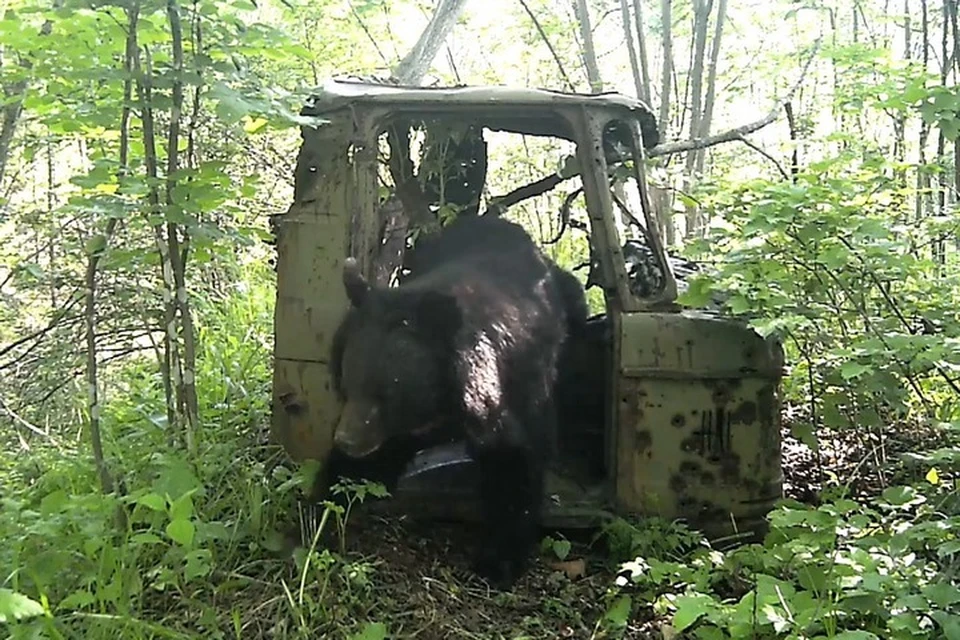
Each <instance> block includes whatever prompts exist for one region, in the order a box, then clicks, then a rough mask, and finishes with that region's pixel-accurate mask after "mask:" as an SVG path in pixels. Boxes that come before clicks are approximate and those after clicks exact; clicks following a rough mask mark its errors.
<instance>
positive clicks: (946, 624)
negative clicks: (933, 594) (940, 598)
mask: <svg viewBox="0 0 960 640" xmlns="http://www.w3.org/2000/svg"><path fill="white" fill-rule="evenodd" d="M930 617H931V618H933V619H934V620H936V621H937V624H939V625H940V628H941V629H943V637H944V638H946V640H960V616H958V615H955V614H951V613H947V612H946V611H933V612H931V613H930Z"/></svg>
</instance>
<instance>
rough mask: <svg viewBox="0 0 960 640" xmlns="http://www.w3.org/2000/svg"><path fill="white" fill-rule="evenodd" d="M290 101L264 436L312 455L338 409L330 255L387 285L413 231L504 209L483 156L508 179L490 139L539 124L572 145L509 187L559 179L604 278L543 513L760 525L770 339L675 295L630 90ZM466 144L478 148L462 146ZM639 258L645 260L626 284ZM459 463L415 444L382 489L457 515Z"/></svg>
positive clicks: (714, 532)
mask: <svg viewBox="0 0 960 640" xmlns="http://www.w3.org/2000/svg"><path fill="white" fill-rule="evenodd" d="M301 115H302V116H303V117H304V118H305V119H307V120H309V121H310V122H308V123H305V124H304V125H303V127H302V137H303V144H302V147H301V150H300V154H299V157H298V160H297V168H296V182H295V195H294V202H293V204H292V205H291V206H290V208H289V210H288V211H286V212H285V213H283V214H281V215H278V216H275V217H274V220H272V224H273V228H274V233H275V238H276V246H277V305H276V317H275V352H274V355H275V369H274V383H273V395H274V397H273V407H274V411H273V416H272V436H273V437H274V439H275V440H276V441H277V442H279V443H280V444H281V445H282V446H283V447H284V448H285V449H286V451H287V452H288V453H289V454H290V456H291V457H292V458H293V459H294V460H297V461H303V460H306V459H317V460H321V461H322V460H323V459H324V458H325V456H326V454H327V452H328V451H329V449H330V447H331V444H332V440H333V431H334V428H335V426H336V424H337V419H338V416H339V412H340V409H341V405H340V402H339V401H338V399H337V396H336V395H335V393H334V391H333V389H332V387H331V379H330V375H329V372H328V368H327V363H328V358H329V352H330V343H331V339H332V336H333V334H334V331H335V329H336V327H337V325H338V323H339V322H340V320H341V318H342V316H343V314H344V313H345V311H346V310H347V308H348V304H349V303H348V300H347V297H346V294H345V292H344V289H343V285H342V283H341V272H342V267H343V263H344V260H345V258H347V257H348V256H355V257H356V258H357V260H358V261H359V263H360V266H361V268H362V269H363V271H364V272H365V274H366V275H367V277H368V278H370V279H372V280H375V281H377V282H379V283H380V284H387V283H390V282H393V281H395V280H396V279H397V278H398V277H401V276H400V275H398V274H402V271H403V269H402V256H403V254H404V248H405V247H406V246H407V245H408V244H409V243H410V242H411V237H413V236H416V234H417V233H420V232H424V231H423V229H426V228H427V227H430V226H431V224H433V225H434V226H435V223H436V220H437V219H438V218H442V217H444V215H446V213H448V212H449V210H450V208H451V206H453V205H455V206H453V208H458V207H459V209H460V210H461V212H463V211H464V210H469V211H466V213H465V214H471V215H475V214H477V213H478V212H479V209H480V203H481V201H482V200H485V201H486V204H487V213H486V215H493V214H494V213H501V214H502V215H505V216H509V214H510V210H509V209H506V210H504V206H505V205H504V203H505V202H508V201H510V200H511V198H509V197H504V198H492V199H491V198H489V197H486V198H485V197H483V196H482V194H483V191H484V190H486V185H484V184H482V183H483V182H484V181H485V178H486V172H487V171H488V169H489V168H490V167H493V169H490V171H494V170H499V171H500V172H501V173H502V174H503V175H505V176H508V177H509V176H511V175H513V173H512V172H514V171H515V170H514V169H513V168H512V167H517V166H520V164H519V163H518V162H517V161H516V159H515V157H514V159H508V161H505V162H502V163H500V164H497V163H496V162H494V161H492V160H490V159H489V158H488V157H487V154H488V153H492V152H493V151H496V150H497V149H498V147H497V145H494V144H492V143H490V144H488V142H489V140H488V139H489V138H490V137H491V136H493V137H496V135H502V134H505V133H510V134H513V135H518V136H523V137H524V138H523V140H524V141H528V140H534V139H536V140H540V139H544V138H551V139H554V140H558V141H560V143H561V144H565V145H567V147H568V148H570V149H571V151H570V154H569V156H568V157H567V158H566V159H565V160H563V161H562V162H558V164H559V165H560V166H561V168H560V169H559V170H558V172H557V173H556V174H550V175H546V176H544V177H543V178H541V179H540V180H537V181H534V182H532V183H529V184H527V185H520V187H521V188H520V189H518V190H517V192H523V190H524V189H527V192H530V191H535V190H536V189H534V188H533V187H534V186H535V185H540V186H542V185H543V184H549V183H555V184H554V185H553V186H554V187H556V186H557V185H560V184H564V185H569V187H570V189H569V190H568V191H569V193H568V194H567V196H566V197H564V198H562V199H563V201H564V203H563V206H564V207H565V211H566V213H567V214H569V208H570V201H571V200H573V199H574V198H575V197H581V198H582V199H583V204H582V206H581V208H580V211H585V212H586V216H585V218H586V219H585V221H584V223H583V224H582V225H581V226H582V229H581V231H582V232H583V233H584V235H585V236H586V237H585V242H584V245H585V246H587V245H588V246H589V253H590V259H589V263H590V265H591V275H590V277H589V278H588V279H587V281H588V283H589V284H595V285H597V286H598V287H599V288H600V290H601V291H602V296H598V298H599V299H600V300H601V305H602V306H603V308H602V310H601V312H600V314H599V315H598V317H596V318H594V319H593V320H592V322H594V323H597V325H598V326H602V329H603V330H602V331H600V332H599V333H598V334H597V335H598V336H599V337H598V338H596V341H595V342H594V343H590V344H588V345H586V346H585V349H584V351H586V352H589V353H591V354H593V356H594V358H593V360H592V362H593V363H594V366H592V367H588V368H585V369H584V370H583V371H579V370H578V371H567V372H566V375H567V379H568V380H572V381H573V383H574V384H575V385H579V384H580V383H582V384H583V385H584V386H583V387H582V388H594V389H596V393H597V394H600V395H599V396H593V402H592V405H591V406H595V408H596V411H595V414H596V415H590V416H589V420H587V422H588V423H589V424H588V425H583V424H574V425H568V426H567V427H566V428H564V429H561V434H560V437H561V439H564V438H566V439H567V444H568V445H570V443H573V442H574V441H575V444H573V445H572V446H567V447H564V446H563V444H564V443H563V442H561V450H564V449H565V450H566V451H567V452H568V453H567V454H565V455H566V459H564V460H561V461H560V463H558V464H557V465H555V468H553V469H552V470H551V472H550V475H549V477H548V490H549V493H550V497H551V499H550V500H549V501H548V504H547V505H546V524H547V525H548V526H577V525H581V524H583V525H590V524H594V523H596V522H597V518H598V517H602V515H601V514H603V513H610V512H613V513H618V514H630V513H635V514H645V515H658V516H662V517H666V518H668V519H674V518H683V519H685V520H687V521H688V522H690V523H691V524H692V525H693V526H696V527H698V528H701V529H702V530H703V531H705V532H706V533H707V534H708V535H711V536H723V535H731V534H739V535H748V534H749V533H750V532H754V533H756V532H761V531H763V530H764V516H765V515H766V513H767V512H768V511H769V510H770V508H771V506H772V504H773V501H775V500H776V499H778V498H779V497H780V496H781V486H782V474H781V465H780V415H779V400H778V397H779V385H780V379H781V376H782V368H783V355H782V354H783V352H782V349H781V347H780V344H779V343H778V342H777V341H776V340H775V339H773V338H767V339H764V338H762V337H761V336H760V335H759V334H757V333H756V332H755V331H753V330H752V329H751V328H749V327H748V326H747V325H746V324H745V323H743V322H742V321H738V320H734V319H732V318H728V317H724V316H722V315H720V314H718V313H709V312H706V311H703V310H691V309H684V308H682V307H680V306H679V305H678V304H677V303H676V298H677V281H676V278H675V277H674V273H673V270H672V269H671V265H670V262H669V261H668V260H667V257H666V254H665V251H664V247H663V245H662V243H661V240H660V233H659V225H658V223H657V220H656V216H655V215H654V213H653V212H652V211H651V208H650V204H649V198H648V194H647V186H646V181H645V173H644V162H645V156H644V152H645V149H649V148H650V147H652V146H654V145H655V144H657V141H658V135H657V132H656V127H655V124H654V119H653V116H652V114H651V112H650V110H649V109H648V108H647V107H646V106H645V105H644V104H642V103H641V102H637V101H635V100H632V99H629V98H627V97H624V96H622V95H617V94H601V95H579V94H569V93H559V92H554V91H546V90H534V89H514V88H507V87H457V88H413V87H402V86H394V85H385V84H378V83H371V82H363V81H355V80H334V81H330V82H328V83H327V84H326V85H324V87H323V88H322V89H321V90H318V91H317V92H316V94H315V97H314V99H313V100H312V101H311V103H310V104H308V105H307V106H306V107H305V108H304V109H303V111H302V114H301ZM443 127H447V129H444V131H446V133H445V134H444V136H446V137H447V138H448V139H450V140H453V141H454V143H455V146H456V145H459V146H458V147H457V148H458V149H459V153H460V155H459V156H457V155H456V154H450V158H453V160H454V161H453V162H448V163H447V165H446V166H447V169H448V170H449V171H448V172H447V173H448V174H449V175H447V176H446V177H445V178H442V179H441V180H439V181H434V183H433V186H431V185H430V180H429V176H431V175H433V176H435V175H437V169H436V166H428V163H427V160H425V159H424V158H426V157H427V156H429V155H430V149H428V147H430V146H431V144H433V147H431V148H433V149H436V148H437V145H436V144H435V143H436V141H437V140H438V139H440V138H443V137H444V136H437V135H434V137H433V138H432V140H433V143H431V142H430V140H431V138H430V132H431V131H434V132H435V131H437V130H439V129H442V128H443ZM438 128H439V129H438ZM417 131H420V132H421V133H423V132H424V131H425V132H426V133H425V134H424V136H421V137H422V139H421V140H420V142H419V144H420V148H421V161H420V164H421V166H420V171H419V175H418V174H417V172H416V168H415V167H414V165H415V164H416V163H415V162H414V160H413V157H414V155H416V154H415V153H414V152H413V151H411V149H413V148H414V147H417V144H418V143H417V140H416V138H417V135H416V132H417ZM450 131H456V132H459V133H457V134H455V135H454V134H450ZM464 132H466V133H464ZM467 134H469V135H467ZM467 138H469V144H467V142H465V141H466V140H467ZM425 141H426V142H425ZM525 145H526V142H525V143H524V145H521V146H520V147H517V146H514V147H512V148H511V149H513V151H511V153H514V154H515V153H516V150H517V149H518V148H527V147H526V146H525ZM464 149H473V150H474V151H476V152H477V154H478V155H479V154H481V152H482V155H483V157H482V159H481V160H480V161H479V162H476V161H474V162H472V164H471V162H464V161H463V157H464V155H463V151H464ZM478 150H479V151H478ZM439 155H443V154H439ZM432 157H434V158H435V157H437V154H434V155H433V156H432ZM475 160H476V158H475ZM441 164H442V163H441ZM480 164H482V165H483V167H482V169H483V170H482V171H480V172H479V173H482V174H483V175H482V176H481V178H480V179H479V180H477V179H476V176H477V175H478V170H477V168H478V166H479V165H480ZM468 165H469V166H468ZM451 166H452V167H453V168H452V169H451V168H450V167H451ZM497 167H499V169H497ZM458 168H459V169H460V170H463V171H464V172H465V173H459V174H458V173H457V170H458ZM471 172H472V174H471ZM441 173H443V172H442V171H441ZM466 174H470V175H472V176H473V177H472V178H471V177H469V176H468V177H467V178H463V175H466ZM450 176H453V179H452V180H451V179H450ZM458 176H459V177H458ZM471 180H472V181H473V187H472V190H470V189H468V190H467V191H469V193H470V194H472V195H470V197H462V198H460V199H459V201H456V202H453V205H451V203H450V202H449V201H448V202H439V204H438V199H439V200H442V199H443V198H442V195H443V192H444V190H445V189H446V190H447V191H448V192H449V193H453V192H454V191H455V190H456V189H459V188H461V187H464V185H468V183H470V182H471ZM518 182H522V181H521V180H518ZM391 183H392V184H391ZM478 183H480V184H481V187H483V188H480V187H478V186H477V185H478ZM438 185H439V189H438V188H436V187H437V186H438ZM451 185H452V186H451ZM468 186H469V185H468ZM438 193H439V194H440V196H438V195H437V194H438ZM425 194H426V195H425ZM461 195H462V194H461ZM451 199H452V200H457V199H456V198H451ZM514 200H516V198H514ZM565 221H566V220H565ZM415 229H420V231H414V230H415ZM637 246H641V247H643V248H644V252H645V253H644V255H645V256H646V260H647V262H646V264H644V265H643V268H641V269H632V270H631V269H630V268H629V264H628V263H629V256H625V248H629V247H634V248H635V247H637ZM637 273H643V274H646V275H645V276H644V278H645V279H644V281H643V282H640V283H638V281H637V280H638V278H639V277H640V276H638V275H637ZM651 274H652V275H651ZM581 279H583V278H581ZM641 285H642V286H641ZM590 385H593V386H592V387H591V386H590ZM589 400H590V398H589V397H588V398H587V399H586V400H585V402H587V401H589ZM588 404H589V403H588ZM583 406H587V405H586V404H585V405H583ZM568 413H569V412H568ZM561 417H563V416H561ZM589 456H593V457H594V458H595V460H597V464H596V465H593V470H592V471H577V469H578V468H582V467H584V466H585V465H582V464H578V463H579V462H582V460H578V459H577V458H578V457H589ZM562 457H563V456H562ZM472 474H473V469H472V465H471V464H470V462H469V460H468V459H467V457H466V455H465V454H464V453H463V450H462V447H461V448H459V449H458V448H457V446H452V447H448V448H446V449H439V450H433V451H428V452H423V454H422V455H421V456H420V457H418V459H417V460H415V461H414V462H413V463H412V464H411V467H410V468H409V470H408V473H407V475H406V476H405V477H404V479H403V481H402V482H401V485H400V487H399V488H398V490H397V491H396V492H395V498H397V499H399V500H400V501H401V502H402V503H404V508H405V509H413V510H414V511H419V512H421V513H423V514H432V515H438V516H444V515H446V516H453V517H462V518H471V517H474V516H475V513H476V511H475V502H473V501H472V497H471V491H472V484H473V482H475V478H474V477H473V475H472Z"/></svg>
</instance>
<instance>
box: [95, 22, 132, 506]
mask: <svg viewBox="0 0 960 640" xmlns="http://www.w3.org/2000/svg"><path fill="white" fill-rule="evenodd" d="M139 13H140V8H139V5H138V4H137V3H133V5H132V6H131V8H130V9H129V10H128V18H127V46H126V54H125V56H124V70H125V71H126V74H125V75H126V76H127V79H126V80H125V81H124V85H123V97H124V100H123V105H124V106H123V110H122V112H121V116H120V118H121V119H120V175H121V176H123V175H126V172H127V164H128V153H129V148H130V138H129V125H130V107H129V105H130V101H131V100H130V98H131V94H132V92H133V88H132V83H131V81H130V71H131V69H132V66H133V58H134V56H135V55H136V51H137V23H138V20H139ZM118 222H119V218H110V219H109V220H108V221H107V224H106V227H105V228H104V230H103V235H102V238H103V243H102V246H101V247H93V251H91V253H90V256H89V257H88V259H87V269H86V274H85V276H86V277H85V283H86V289H87V291H86V296H85V298H86V300H85V303H86V308H85V310H84V319H85V328H86V336H85V337H86V348H87V389H88V398H87V409H88V413H89V416H90V417H89V420H90V423H89V425H88V428H89V432H90V443H91V446H92V449H93V460H94V464H95V465H96V467H97V475H98V476H99V478H100V489H101V490H102V491H103V492H104V493H113V491H115V489H116V485H115V484H114V481H113V477H112V476H111V474H110V469H109V467H108V465H107V461H106V458H105V456H104V453H103V438H102V436H101V433H100V398H99V385H100V381H99V378H98V372H97V266H98V264H99V262H100V257H101V256H102V255H103V253H104V252H106V250H107V247H108V246H109V244H110V238H111V237H112V236H113V233H114V231H116V228H117V224H118ZM121 513H123V512H122V510H121Z"/></svg>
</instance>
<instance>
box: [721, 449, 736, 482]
mask: <svg viewBox="0 0 960 640" xmlns="http://www.w3.org/2000/svg"><path fill="white" fill-rule="evenodd" d="M720 479H721V480H722V481H723V482H724V483H726V484H736V483H737V481H739V480H740V456H738V455H737V454H735V453H728V454H727V455H725V456H723V457H722V458H721V459H720Z"/></svg>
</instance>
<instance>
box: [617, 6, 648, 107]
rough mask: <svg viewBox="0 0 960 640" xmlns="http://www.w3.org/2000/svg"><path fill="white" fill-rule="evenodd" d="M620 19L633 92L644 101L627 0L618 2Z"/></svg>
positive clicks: (642, 83)
mask: <svg viewBox="0 0 960 640" xmlns="http://www.w3.org/2000/svg"><path fill="white" fill-rule="evenodd" d="M620 19H621V22H622V23H623V36H624V38H625V39H626V41H627V56H628V57H629V59H630V72H631V73H633V90H634V93H635V94H636V96H637V97H638V98H640V99H641V100H644V101H646V100H647V98H646V97H645V93H644V82H643V76H641V75H640V62H639V60H638V59H637V57H638V56H637V47H636V46H635V45H634V43H633V24H632V21H631V20H630V5H629V4H627V0H620Z"/></svg>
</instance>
